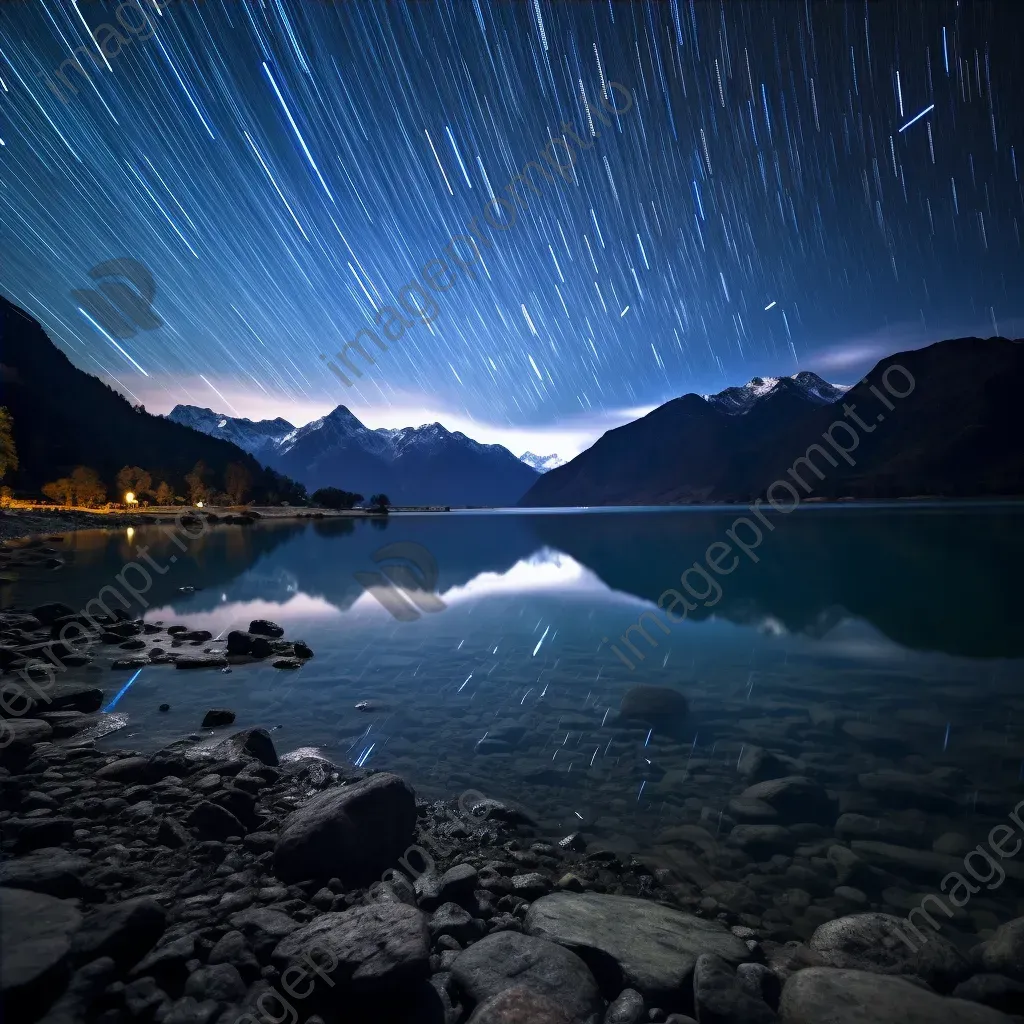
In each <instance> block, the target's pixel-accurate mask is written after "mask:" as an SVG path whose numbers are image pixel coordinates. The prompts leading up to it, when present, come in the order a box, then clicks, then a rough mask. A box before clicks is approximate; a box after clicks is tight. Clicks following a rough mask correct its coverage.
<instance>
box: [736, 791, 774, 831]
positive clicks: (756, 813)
mask: <svg viewBox="0 0 1024 1024" xmlns="http://www.w3.org/2000/svg"><path fill="white" fill-rule="evenodd" d="M729 814H730V815H731V816H732V817H734V818H735V819H736V820H737V821H742V822H746V823H749V824H751V825H770V824H772V823H773V822H777V821H778V820H779V812H778V811H777V810H775V808H774V807H772V805H771V804H766V803H765V802H764V801H763V800H751V799H749V798H746V797H742V796H737V797H733V798H732V800H730V801H729Z"/></svg>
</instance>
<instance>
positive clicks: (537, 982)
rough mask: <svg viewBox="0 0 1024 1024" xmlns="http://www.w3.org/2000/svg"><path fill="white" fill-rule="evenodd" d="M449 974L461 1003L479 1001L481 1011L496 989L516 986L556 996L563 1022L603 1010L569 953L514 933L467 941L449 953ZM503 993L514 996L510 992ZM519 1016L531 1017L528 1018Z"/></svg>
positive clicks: (596, 1016) (582, 1021) (583, 1023)
mask: <svg viewBox="0 0 1024 1024" xmlns="http://www.w3.org/2000/svg"><path fill="white" fill-rule="evenodd" d="M452 979H453V980H454V981H455V983H456V985H458V987H459V989H460V990H461V991H462V992H463V994H464V995H465V998H466V1002H467V1004H468V1005H469V1006H480V1007H481V1010H482V1008H483V1007H484V1006H486V1005H487V1004H488V1003H489V1002H490V1001H491V1000H493V999H494V998H495V997H496V996H498V995H500V994H501V993H503V992H506V991H508V990H511V989H513V988H520V987H521V988H525V989H526V990H528V991H529V992H530V993H532V994H533V995H534V996H536V997H538V998H540V999H550V1000H554V1001H556V1002H557V1004H558V1005H560V1006H561V1007H562V1009H563V1010H564V1011H565V1014H566V1017H567V1019H568V1021H569V1024H596V1022H598V1021H600V1019H601V1013H602V1011H603V1010H604V1002H603V1000H602V999H601V992H600V990H599V988H598V985H597V982H596V981H595V980H594V976H593V975H592V974H591V973H590V970H589V968H588V967H587V965H586V964H585V963H584V962H583V961H582V960H581V959H580V958H579V957H578V956H576V954H575V953H571V952H570V951H569V950H568V949H564V948H563V947H562V946H558V945H555V944H554V943H552V942H547V941H546V940H544V939H538V938H534V937H532V936H529V935H522V934H520V933H519V932H514V931H504V932H494V933H492V934H491V935H488V936H487V937H486V938H484V939H481V940H480V941H479V942H475V943H473V945H471V946H470V947H469V948H468V949H466V950H464V951H463V952H461V953H460V954H459V955H458V956H457V957H456V958H455V962H454V964H453V965H452ZM508 998H509V999H510V1000H511V1001H512V1002H515V1001H516V1000H515V999H513V998H512V997H511V996H510V997H508ZM501 1005H503V1004H501ZM488 1012H489V1013H490V1012H493V1011H491V1010H489V1011H488ZM473 1019H474V1020H476V1017H474V1018H473ZM482 1019H490V1018H487V1017H486V1016H484V1017H483V1018H482ZM493 1019H494V1020H495V1021H499V1020H505V1019H507V1020H509V1021H511V1020H513V1019H514V1018H511V1017H508V1018H505V1017H500V1016H495V1017H494V1018H493ZM521 1019H523V1020H530V1021H532V1020H533V1018H532V1017H525V1018H521ZM542 1019H543V1018H542Z"/></svg>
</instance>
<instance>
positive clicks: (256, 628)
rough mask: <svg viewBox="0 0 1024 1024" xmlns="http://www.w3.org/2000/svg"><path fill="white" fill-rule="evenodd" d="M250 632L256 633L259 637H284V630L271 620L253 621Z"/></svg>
mask: <svg viewBox="0 0 1024 1024" xmlns="http://www.w3.org/2000/svg"><path fill="white" fill-rule="evenodd" d="M249 632H250V633H255V634H256V635H257V636H272V637H279V636H284V630H283V629H282V628H281V627H280V626H279V625H278V624H277V623H276V622H271V621H270V619H253V620H252V622H250V623H249Z"/></svg>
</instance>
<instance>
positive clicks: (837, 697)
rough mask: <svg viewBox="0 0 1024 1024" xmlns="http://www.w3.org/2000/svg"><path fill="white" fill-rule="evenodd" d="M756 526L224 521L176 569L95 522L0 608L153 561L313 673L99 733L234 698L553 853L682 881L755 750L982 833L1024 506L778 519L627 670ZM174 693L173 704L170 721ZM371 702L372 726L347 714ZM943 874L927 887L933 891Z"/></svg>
mask: <svg viewBox="0 0 1024 1024" xmlns="http://www.w3.org/2000/svg"><path fill="white" fill-rule="evenodd" d="M740 511H741V510H737V509H720V510H709V509H701V510H678V509H675V510H615V511H603V510H588V511H579V512H561V511H560V512H535V513H521V514H520V513H448V514H436V515H404V514H402V515H393V516H391V517H390V518H389V519H388V520H386V521H383V522H381V521H370V520H365V519H359V520H337V519H334V520H305V521H302V522H278V523H270V522H267V523H263V524H260V525H257V526H255V527H252V528H240V527H228V526H216V527H212V528H211V529H210V531H209V532H208V533H207V534H206V535H205V536H204V537H202V538H201V539H199V540H197V541H195V542H194V543H193V544H191V545H190V547H189V549H188V551H186V552H181V551H179V550H178V548H177V547H176V546H175V545H174V544H173V543H172V542H171V541H170V540H169V539H168V538H167V537H166V536H165V534H164V533H162V532H161V530H160V528H158V527H143V528H138V529H137V530H135V531H134V535H133V536H131V537H130V538H129V536H128V535H127V534H126V532H125V531H119V532H108V531H85V532H81V533H78V534H75V535H68V537H67V539H66V541H65V544H64V547H65V548H66V549H70V550H72V551H73V552H74V555H73V561H72V562H71V564H69V565H68V566H67V567H66V568H65V569H63V570H60V572H59V575H58V574H50V575H48V576H46V577H39V578H35V579H31V578H29V579H22V580H19V581H18V582H16V583H15V584H13V585H7V586H5V588H4V590H3V591H2V597H3V602H4V604H5V605H7V606H12V605H17V606H26V605H32V604H33V603H38V602H40V601H43V600H53V599H54V598H59V599H60V600H63V601H66V602H67V603H69V604H73V605H75V607H81V606H82V605H84V604H85V602H86V601H88V600H89V598H91V597H93V596H95V594H96V593H97V592H98V591H99V590H100V588H101V587H102V586H104V585H106V584H108V583H110V582H112V581H113V579H114V577H115V575H116V574H117V573H118V572H119V571H120V569H121V567H122V566H123V564H124V563H125V562H126V561H128V560H129V559H131V558H132V557H134V550H135V547H136V546H137V545H145V546H146V547H147V549H148V553H149V555H150V557H151V558H152V559H153V560H154V561H155V562H156V563H157V564H158V565H159V566H161V567H166V571H165V572H164V574H163V575H158V574H157V573H153V577H154V584H153V587H152V589H151V590H150V591H149V593H148V594H147V595H146V599H147V600H148V601H149V607H148V608H147V609H146V611H145V617H146V618H147V619H149V620H161V621H163V622H164V623H167V624H169V623H172V622H179V623H184V624H187V625H189V626H191V627H196V628H205V629H209V630H211V631H212V632H213V634H214V636H215V637H217V636H219V635H226V632H227V631H228V630H229V629H233V628H243V629H244V628H245V627H246V626H247V624H248V622H249V620H250V619H253V618H270V619H273V620H274V621H276V622H278V623H279V624H280V625H282V626H283V627H284V629H285V635H286V637H288V638H289V639H296V638H301V639H304V640H305V641H306V642H307V643H308V644H309V645H310V646H311V647H312V648H313V650H314V652H315V657H314V658H313V659H312V660H311V661H309V662H308V663H307V664H306V665H305V666H304V667H303V668H301V669H300V670H298V671H283V670H279V669H275V668H272V667H271V666H270V665H269V664H255V665H245V666H236V667H235V668H234V669H233V670H232V671H231V672H230V673H222V672H221V671H219V670H209V671H207V670H203V671H197V672H183V671H177V670H175V669H174V668H173V667H170V666H153V667H149V668H145V669H143V671H142V672H141V673H140V674H139V675H138V677H137V678H136V679H135V680H134V682H133V683H132V685H131V686H130V687H129V688H128V689H127V690H126V691H125V692H124V693H123V694H121V695H120V697H119V698H117V700H116V706H115V708H114V710H115V711H116V712H117V713H118V714H121V715H123V716H124V721H125V722H126V725H125V727H124V728H123V729H122V730H121V731H119V732H117V733H116V734H114V735H113V736H112V737H111V738H110V742H112V743H116V744H117V745H120V746H134V747H137V748H141V749H152V748H155V747H157V746H159V745H162V744H164V743H166V742H168V741H170V740H173V739H176V738H179V737H180V736H182V735H184V734H187V733H189V732H193V731H196V730H197V729H198V724H199V722H200V721H201V719H202V716H203V713H204V712H205V710H206V709H207V708H209V707H215V706H225V707H230V708H232V709H233V710H234V711H236V713H237V716H238V718H237V726H238V727H242V726H247V725H265V726H267V727H268V728H272V729H274V732H273V736H274V740H275V744H276V745H277V747H278V750H279V751H280V752H284V751H289V750H294V749H297V748H309V747H312V748H316V749H317V750H318V751H319V752H320V753H321V754H322V755H323V756H325V757H327V758H329V759H331V760H333V761H336V762H339V763H340V762H346V761H347V762H349V763H352V762H355V761H356V760H357V759H358V760H362V761H363V762H364V763H365V764H367V765H368V766H371V767H377V768H382V769H383V768H386V769H391V770H394V771H397V772H399V773H401V774H403V775H404V776H405V777H407V778H408V779H409V780H410V781H411V782H412V783H413V784H414V785H415V786H416V787H417V789H418V790H419V791H420V792H422V793H425V794H428V795H429V794H436V795H453V794H456V793H458V792H460V791H462V790H464V789H466V788H467V787H473V788H475V789H478V790H480V791H482V792H484V793H486V794H488V795H493V796H495V797H499V798H506V799H512V800H515V801H518V802H519V803H520V804H522V805H523V806H524V807H526V808H527V809H529V810H530V812H531V813H532V814H533V815H534V816H535V817H536V818H537V819H538V820H539V821H541V822H542V824H543V826H544V828H545V829H546V830H547V831H548V832H549V833H550V835H551V836H552V837H557V836H559V835H564V834H565V833H566V832H568V831H572V830H573V829H574V828H581V829H583V830H584V831H585V833H586V834H587V836H588V837H591V838H592V840H593V841H595V842H600V843H601V844H602V845H606V846H610V847H612V848H614V849H616V850H619V851H621V852H638V853H643V854H644V855H646V856H650V857H655V858H661V859H662V860H663V861H664V862H665V863H673V862H675V863H677V864H678V863H683V862H684V861H686V857H687V853H686V850H685V848H686V845H687V842H688V841H689V840H692V838H693V835H697V834H698V833H688V832H687V829H686V828H685V827H683V826H687V825H690V826H692V825H694V824H696V825H700V826H702V827H703V828H704V829H705V830H706V833H707V835H709V836H711V842H713V843H714V844H718V843H719V842H721V843H722V844H723V845H724V842H725V834H726V833H727V832H728V830H729V827H730V825H731V824H732V822H733V820H734V819H733V817H732V815H731V812H730V809H729V800H730V799H731V798H733V797H735V796H736V795H738V794H739V793H740V792H741V791H742V790H743V788H744V787H745V786H746V785H747V782H746V781H745V780H744V779H743V778H742V777H741V776H740V774H739V773H738V771H737V767H736V766H737V763H738V761H739V759H740V755H741V753H742V752H743V751H744V750H746V749H747V748H748V747H749V746H752V745H754V746H763V747H767V748H770V749H772V750H774V751H776V752H777V753H781V754H785V755H788V756H789V757H791V758H794V759H796V762H797V765H796V768H797V770H804V769H806V770H808V771H810V772H811V774H813V775H814V777H816V778H817V779H819V780H821V781H823V782H824V783H825V784H826V785H828V786H829V788H830V789H832V790H834V791H835V792H836V793H838V794H839V796H840V799H841V801H842V804H841V810H846V811H855V812H858V813H863V814H866V815H869V816H871V815H874V816H877V817H886V816H895V818H896V820H898V821H901V822H906V823H907V828H908V832H907V835H908V836H909V837H910V838H906V839H904V840H903V842H904V843H905V844H906V845H910V846H916V847H917V848H919V849H925V850H929V849H931V845H932V842H933V841H934V840H935V839H936V838H938V837H939V836H941V835H943V834H947V833H951V832H952V833H957V834H960V835H962V836H964V837H966V838H967V839H969V840H970V841H971V842H972V843H973V842H982V841H983V840H984V838H985V837H986V836H987V834H988V831H989V829H990V828H991V827H992V825H993V824H996V823H998V822H1000V821H1006V819H1007V815H1008V814H1009V812H1010V811H1011V810H1012V809H1013V807H1014V805H1015V804H1016V803H1017V802H1018V801H1019V800H1020V799H1021V797H1022V795H1024V794H1022V793H1021V788H1022V787H1021V782H1020V780H1021V778H1022V774H1024V690H1022V687H1021V683H1022V681H1024V628H1022V613H1024V600H1022V598H1021V579H1022V578H1024V509H1022V508H1021V507H1019V506H992V507H979V506H963V507H954V506H945V507H919V506H915V507H907V506H902V507H899V508H894V507H867V506H857V507H852V506H847V507H827V508H826V507H818V508H806V507H805V508H802V509H800V510H799V511H798V512H797V513H795V514H792V515H789V516H776V517H775V520H774V521H775V522H776V523H777V529H776V530H775V531H774V532H771V533H767V532H766V535H765V537H764V540H763V543H762V544H761V546H760V548H759V549H758V550H757V555H758V557H759V559H760V560H759V561H758V562H757V563H756V564H755V563H753V562H752V561H751V560H749V559H748V558H745V557H744V558H742V560H741V564H740V565H739V567H738V568H737V569H736V570H735V571H734V572H733V573H731V574H730V575H727V576H722V577H720V578H719V585H720V586H721V595H720V597H719V598H718V600H717V602H714V595H713V594H712V596H710V597H708V598H707V603H709V604H712V602H714V603H713V605H712V606H711V607H703V606H702V607H699V608H698V610H697V611H695V612H692V613H691V614H690V616H689V618H688V619H687V621H685V622H683V623H680V624H678V625H675V626H673V627H671V629H670V631H669V633H668V635H665V634H664V633H663V632H662V631H660V630H659V629H657V628H656V627H653V626H648V632H649V633H650V634H651V636H652V637H653V639H654V640H655V641H656V643H657V647H656V648H654V647H652V646H650V645H648V644H647V643H645V642H644V641H643V640H642V638H639V637H638V635H637V634H636V633H634V634H632V639H633V640H634V644H635V647H636V649H637V650H640V651H641V653H643V654H644V658H643V660H642V661H641V660H639V659H637V658H634V659H633V660H634V662H635V665H636V667H635V669H633V670H630V669H629V668H628V667H627V666H626V665H625V664H623V663H622V662H621V661H620V660H619V659H617V658H616V657H615V655H614V654H613V653H612V652H611V651H610V645H611V643H617V644H619V646H620V649H623V645H622V644H621V642H620V641H619V640H618V638H619V637H620V636H621V635H622V634H623V633H624V632H625V630H626V629H627V628H628V627H629V626H630V625H631V624H632V623H635V622H636V621H637V617H638V616H639V615H640V614H642V613H643V612H644V611H645V610H649V609H652V608H655V607H656V602H657V599H658V596H659V595H660V594H661V593H662V592H663V591H665V590H666V589H667V588H670V587H678V586H679V582H678V581H679V577H680V574H681V573H682V572H683V571H684V570H685V569H686V568H687V567H689V566H691V565H693V564H694V562H699V561H703V559H704V555H705V551H706V549H707V547H708V545H709V544H711V543H712V542H713V541H716V540H722V539H725V531H726V529H728V527H729V526H730V524H731V523H732V522H733V520H734V519H735V517H736V516H737V515H738V514H740ZM392 544H405V545H408V544H412V545H418V546H421V547H422V548H424V549H426V550H427V551H428V552H430V554H431V555H432V556H433V558H434V559H435V560H436V565H437V584H436V587H435V588H434V589H435V592H436V597H434V598H430V597H427V596H423V595H419V596H418V601H417V600H416V598H417V595H413V597H414V601H413V602H410V601H408V600H406V599H405V598H402V597H401V595H400V593H399V592H398V591H395V590H394V589H393V588H391V586H390V584H388V582H387V579H386V578H384V577H377V582H378V583H379V584H380V585H381V586H383V587H384V588H385V589H383V590H381V591H379V593H380V594H381V597H382V600H378V599H377V598H376V597H375V596H374V592H373V586H372V584H373V581H374V577H373V576H372V575H367V574H373V573H379V572H380V570H381V566H380V565H379V564H378V563H377V561H375V559H374V553H375V552H377V551H378V550H379V549H380V548H382V547H383V546H385V545H392ZM419 551H420V548H419V547H411V548H408V549H407V550H406V551H405V557H404V559H400V561H401V562H403V564H404V565H405V567H406V568H405V569H404V570H403V569H401V568H400V569H398V570H396V571H395V572H394V573H393V577H392V578H394V579H395V580H396V581H397V582H399V583H403V582H405V583H408V581H409V580H412V579H415V578H416V577H415V575H410V573H412V574H415V573H416V572H417V571H418V569H417V568H416V566H415V564H413V563H416V562H420V563H422V562H423V557H422V555H420V554H418V553H417V552H419ZM409 552H412V554H411V556H410V554H409ZM172 555H175V556H177V558H176V561H175V562H174V563H173V564H171V562H170V557H171V556H172ZM410 559H411V561H410ZM403 571H404V573H405V575H404V576H403V575H402V573H403ZM357 574H358V575H357ZM691 582H692V584H693V585H694V588H695V589H696V588H697V587H699V586H700V583H699V581H698V579H697V578H695V577H691ZM367 585H370V586H371V589H370V590H368V589H367ZM182 587H195V588H196V589H195V591H194V592H185V591H182V590H181V589H180V588H182ZM389 594H390V597H389V596H388V595H389ZM702 596H704V595H702ZM396 602H397V603H396ZM416 603H418V604H420V605H421V607H422V608H423V609H425V610H418V609H417V608H416ZM389 609H390V610H389ZM394 611H399V613H400V614H401V617H400V618H396V617H395V614H393V612H394ZM648 621H649V620H648ZM604 638H610V642H605V640H604ZM79 671H81V670H79ZM128 675H129V674H127V673H114V672H111V671H107V670H104V674H103V675H102V676H99V675H98V674H97V673H96V672H93V673H91V674H89V673H86V674H85V675H84V676H83V677H87V678H89V679H90V680H92V681H94V682H95V681H96V680H97V679H102V680H103V683H104V686H105V688H106V690H107V693H108V696H109V697H110V698H111V699H113V698H114V695H115V694H117V692H118V690H119V689H120V688H121V687H122V686H123V685H124V683H125V682H127V679H128ZM637 683H655V684H660V685H667V686H672V687H675V688H677V689H679V690H681V691H682V692H683V693H684V694H685V695H686V697H687V699H688V700H689V703H690V715H689V718H688V719H687V723H686V727H685V730H675V731H674V732H673V733H671V734H669V733H667V732H664V731H662V730H659V729H658V728H655V729H654V731H653V733H652V734H651V735H648V734H647V730H646V729H644V728H639V729H638V728H633V729H623V728H620V727H617V726H615V725H614V715H615V711H614V709H616V708H617V707H618V704H619V700H620V698H621V696H622V694H623V693H624V692H625V691H626V689H628V688H629V687H630V686H632V685H635V684H637ZM164 701H166V702H168V703H170V705H171V711H170V712H169V713H164V714H161V713H159V712H158V710H157V709H158V706H159V705H160V703H162V702H164ZM362 701H369V702H371V706H372V707H374V708H375V709H376V710H373V711H371V712H367V711H360V710H357V709H356V707H355V705H356V704H357V703H359V702H362ZM609 709H612V710H609ZM886 769H895V770H898V771H901V772H905V773H911V774H914V775H918V776H923V775H926V774H928V773H931V772H934V771H935V770H936V769H950V770H946V771H940V773H939V775H937V776H934V777H933V780H934V779H941V783H940V788H941V789H942V796H941V799H937V798H934V794H932V796H930V797H928V799H924V798H922V799H917V798H916V797H915V796H914V794H913V792H909V793H903V794H886V793H878V792H871V791H867V790H866V789H865V788H864V786H863V785H861V784H860V782H859V781H858V780H859V779H860V777H861V776H862V775H863V773H871V772H877V771H880V770H886ZM912 788H913V787H911V789H912ZM927 788H928V787H927V786H922V789H923V790H925V789H927ZM934 788H935V787H934V786H932V789H934ZM681 837H682V838H681ZM687 837H689V839H687ZM914 837H916V838H914ZM711 842H706V841H703V840H701V841H698V842H697V843H696V845H697V847H698V848H701V849H698V851H697V852H698V854H699V856H700V858H702V859H703V860H704V861H705V862H706V863H708V862H710V866H711V870H712V874H714V872H715V862H716V858H718V863H720V864H723V865H725V864H728V863H729V861H730V858H729V856H728V855H720V854H717V853H716V852H715V851H714V850H713V849H712V846H711ZM691 852H692V851H691ZM723 870H724V868H723ZM1022 870H1024V857H1022ZM939 881H940V878H938V877H937V878H935V879H934V882H933V883H932V884H931V885H928V884H927V879H926V878H920V877H919V878H917V879H916V889H917V891H918V892H924V891H933V890H935V889H936V888H937V887H938V882H939ZM908 891H914V890H913V887H912V885H911V883H908ZM897 898H902V897H897V896H893V897H892V899H893V900H896V899H897ZM1016 900H1017V896H1016V895H1015V894H1014V891H1013V890H1012V886H1008V887H1007V888H1006V889H1005V890H1001V891H1000V892H998V893H992V894H991V895H990V896H986V894H984V893H982V894H981V895H979V897H978V898H977V899H976V900H975V902H974V903H973V904H972V909H971V910H970V912H971V913H972V914H975V915H978V914H980V915H982V916H981V917H976V919H975V921H974V926H975V928H976V929H977V930H984V928H985V927H986V926H987V925H990V924H991V923H992V922H991V916H992V914H996V916H1000V917H1005V916H1012V912H1014V910H1015V907H1016ZM997 906H998V909H997ZM1000 911H1002V913H1000ZM1019 912H1024V908H1022V909H1021V910H1020V911H1019ZM986 914H987V915H988V916H985V915H986Z"/></svg>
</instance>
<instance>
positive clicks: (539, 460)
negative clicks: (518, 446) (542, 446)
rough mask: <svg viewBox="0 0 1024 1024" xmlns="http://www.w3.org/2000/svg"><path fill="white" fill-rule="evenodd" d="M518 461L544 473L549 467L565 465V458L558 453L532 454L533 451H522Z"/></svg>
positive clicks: (555, 467) (554, 467)
mask: <svg viewBox="0 0 1024 1024" xmlns="http://www.w3.org/2000/svg"><path fill="white" fill-rule="evenodd" d="M519 461H520V462H525V463H526V465H528V466H530V467H531V468H533V469H535V470H537V472H538V473H546V472H547V471H548V470H549V469H557V468H558V467H559V466H564V465H565V459H563V458H561V456H558V455H534V454H533V452H523V454H522V455H520V456H519Z"/></svg>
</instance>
